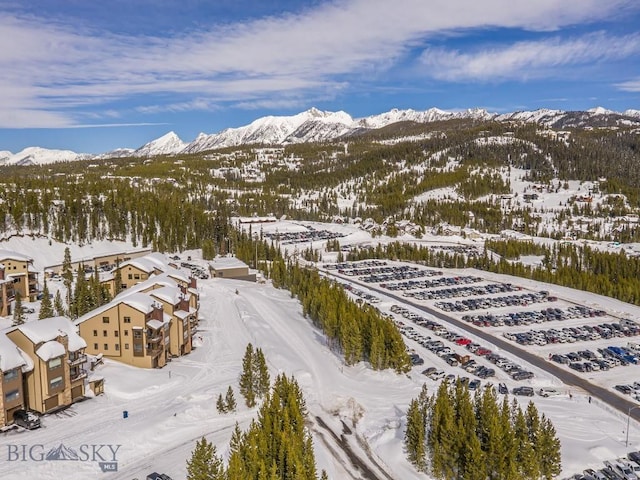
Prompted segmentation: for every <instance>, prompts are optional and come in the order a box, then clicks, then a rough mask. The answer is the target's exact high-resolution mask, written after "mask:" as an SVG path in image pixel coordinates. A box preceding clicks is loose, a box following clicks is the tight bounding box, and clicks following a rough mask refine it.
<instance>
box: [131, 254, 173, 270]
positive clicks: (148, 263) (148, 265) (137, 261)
mask: <svg viewBox="0 0 640 480" xmlns="http://www.w3.org/2000/svg"><path fill="white" fill-rule="evenodd" d="M129 265H131V266H133V267H136V268H138V269H140V270H142V271H143V272H147V273H152V272H154V271H156V270H160V271H162V272H164V271H165V270H167V268H168V265H169V260H168V259H167V257H166V256H164V255H163V254H161V253H150V254H149V255H145V256H144V257H140V258H132V259H131V260H127V261H126V262H123V263H121V264H120V268H123V267H126V266H129Z"/></svg>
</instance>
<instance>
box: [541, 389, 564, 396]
mask: <svg viewBox="0 0 640 480" xmlns="http://www.w3.org/2000/svg"><path fill="white" fill-rule="evenodd" d="M538 395H540V396H541V397H555V396H557V395H560V390H558V389H557V388H541V389H540V390H538Z"/></svg>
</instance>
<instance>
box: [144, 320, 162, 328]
mask: <svg viewBox="0 0 640 480" xmlns="http://www.w3.org/2000/svg"><path fill="white" fill-rule="evenodd" d="M147 326H148V327H150V328H153V329H154V330H158V329H159V328H162V327H163V326H164V322H161V321H160V320H149V321H148V322H147Z"/></svg>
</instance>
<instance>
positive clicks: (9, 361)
mask: <svg viewBox="0 0 640 480" xmlns="http://www.w3.org/2000/svg"><path fill="white" fill-rule="evenodd" d="M6 331H7V330H5V331H2V332H0V352H2V354H1V355H0V370H2V371H3V372H8V371H9V370H13V369H14V368H19V367H20V368H22V371H23V372H29V371H31V370H33V362H32V361H31V359H30V358H29V355H27V354H26V353H25V352H24V351H23V350H22V349H21V348H19V347H18V346H17V345H16V344H15V343H13V342H12V341H11V340H10V339H9V337H7V336H6V335H5V332H6Z"/></svg>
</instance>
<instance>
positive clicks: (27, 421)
mask: <svg viewBox="0 0 640 480" xmlns="http://www.w3.org/2000/svg"><path fill="white" fill-rule="evenodd" d="M13 421H14V422H15V424H16V425H18V426H19V427H22V428H26V429H27V430H33V429H35V428H40V417H39V416H38V415H36V414H35V413H33V412H29V411H28V410H16V411H15V412H14V413H13Z"/></svg>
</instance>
